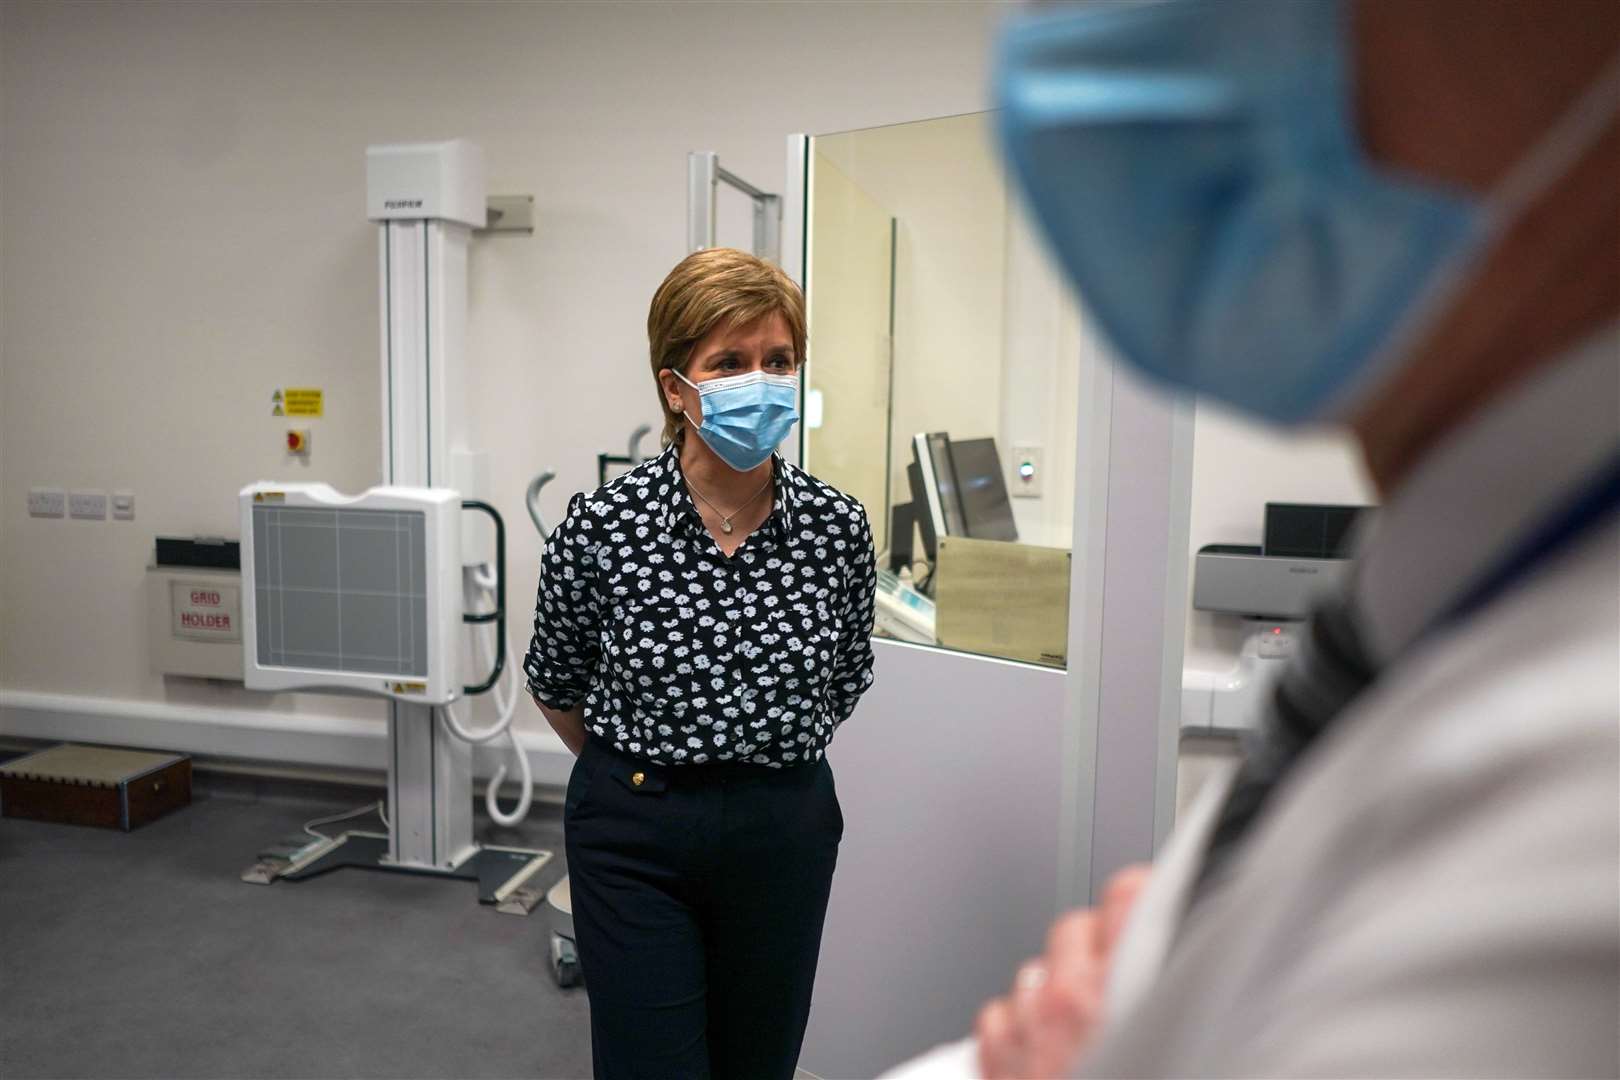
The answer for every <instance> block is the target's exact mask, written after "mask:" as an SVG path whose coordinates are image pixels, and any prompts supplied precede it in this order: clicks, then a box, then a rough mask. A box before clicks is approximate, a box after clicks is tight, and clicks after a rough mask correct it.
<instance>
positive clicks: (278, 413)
mask: <svg viewBox="0 0 1620 1080" xmlns="http://www.w3.org/2000/svg"><path fill="white" fill-rule="evenodd" d="M270 415H271V416H286V415H287V414H286V413H285V412H283V411H282V409H281V406H280V404H277V405H276V407H275V408H273V409H271V410H270Z"/></svg>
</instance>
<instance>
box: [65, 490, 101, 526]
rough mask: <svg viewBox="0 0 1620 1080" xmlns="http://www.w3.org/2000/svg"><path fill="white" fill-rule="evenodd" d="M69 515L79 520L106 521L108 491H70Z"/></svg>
mask: <svg viewBox="0 0 1620 1080" xmlns="http://www.w3.org/2000/svg"><path fill="white" fill-rule="evenodd" d="M68 516H69V517H71V518H74V519H75V520H78V521H106V520H107V493H106V492H105V491H70V492H68Z"/></svg>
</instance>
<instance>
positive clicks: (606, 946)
mask: <svg viewBox="0 0 1620 1080" xmlns="http://www.w3.org/2000/svg"><path fill="white" fill-rule="evenodd" d="M647 337H648V342H649V345H650V347H651V361H652V370H653V376H654V379H655V380H656V382H657V389H658V399H659V404H660V407H661V409H662V410H663V413H664V439H663V441H664V444H665V448H664V451H663V453H662V454H660V455H659V456H658V457H656V458H652V459H649V460H648V461H645V462H643V463H642V464H640V465H639V466H637V467H636V468H635V469H633V470H631V471H630V472H629V473H626V474H625V475H624V476H621V477H619V478H617V479H615V480H613V481H612V482H611V483H609V484H607V485H605V486H604V487H602V488H600V489H598V490H597V491H595V492H594V493H592V494H590V495H583V494H581V495H576V496H574V498H573V499H572V500H571V502H570V503H569V507H568V516H567V518H566V520H564V521H563V522H562V524H561V525H559V526H558V528H557V530H556V532H555V533H553V535H552V537H551V539H550V541H549V542H548V544H547V545H546V549H545V554H544V556H543V559H542V568H541V569H542V573H541V579H540V590H539V598H538V602H537V604H536V608H535V623H534V638H533V641H532V642H531V644H530V646H529V652H528V656H527V658H526V660H525V663H524V670H525V671H526V672H527V674H528V678H529V691H530V693H531V694H532V695H533V697H534V699H535V702H536V704H537V705H539V707H540V709H541V711H542V712H543V713H544V714H545V716H546V719H547V720H548V721H549V722H550V724H551V726H552V728H553V729H554V730H555V731H556V732H557V734H558V735H559V736H560V737H561V738H562V740H563V742H564V743H566V744H567V745H568V747H569V749H570V750H572V751H574V752H575V754H576V755H578V758H577V760H576V762H575V764H574V770H573V773H572V775H571V776H570V777H569V781H568V792H567V796H566V799H565V803H564V810H563V824H564V830H565V833H566V847H567V853H568V869H569V874H570V878H571V882H572V885H571V888H572V893H573V910H574V926H575V932H576V937H577V942H578V946H579V954H580V966H581V969H582V971H583V973H584V975H585V984H586V989H587V991H588V993H589V995H590V1002H591V1047H592V1056H593V1059H594V1065H595V1073H596V1076H598V1077H608V1078H613V1080H618V1078H627V1077H656V1078H659V1080H670V1078H676V1077H711V1076H712V1077H737V1078H746V1080H763V1078H768V1077H782V1078H787V1077H791V1076H792V1075H793V1072H794V1069H795V1066H796V1064H797V1061H798V1054H799V1046H800V1043H801V1041H802V1040H803V1037H804V1029H805V1024H806V1022H807V1021H808V1019H809V1014H810V996H811V989H812V986H813V983H814V980H815V969H816V960H817V955H818V953H819V951H820V946H821V928H822V922H823V919H824V917H825V915H826V910H827V896H828V892H829V890H830V888H831V884H832V873H833V866H834V863H835V862H836V859H837V852H838V842H839V839H840V837H841V836H842V834H843V828H844V822H843V816H842V814H841V813H840V811H839V808H838V798H837V794H836V792H835V791H834V788H833V778H832V772H831V769H830V768H829V767H828V765H827V760H826V756H825V751H826V748H827V744H828V742H829V741H830V740H831V739H832V736H833V732H834V731H835V730H836V729H837V727H838V725H839V724H841V723H843V721H844V720H845V719H847V718H848V716H849V715H850V712H851V711H852V710H853V709H854V707H855V703H856V701H857V700H858V699H859V698H860V696H861V694H862V693H864V692H865V690H866V688H867V687H868V686H870V685H871V682H872V646H871V631H872V612H873V601H874V595H875V590H876V561H875V556H874V552H873V550H872V535H871V528H870V525H869V523H868V521H867V517H866V512H865V510H864V509H863V508H862V506H861V504H860V503H859V502H858V501H857V500H855V499H853V498H851V497H850V496H848V495H845V494H843V493H842V492H839V491H837V490H835V489H833V488H831V487H829V486H828V485H826V484H824V483H822V482H821V481H819V480H817V479H815V478H814V477H812V476H810V475H809V474H808V473H806V472H804V471H803V470H802V469H799V468H797V467H796V466H793V465H790V464H788V463H787V462H786V461H784V460H783V458H782V457H781V455H779V454H777V453H775V448H776V446H777V444H778V443H779V442H781V440H782V439H783V438H785V437H786V435H787V433H788V431H789V430H790V429H791V428H792V426H793V424H794V422H795V421H796V420H797V418H798V411H797V402H798V393H799V388H798V373H799V369H800V367H801V365H802V363H803V360H804V349H805V320H804V301H803V298H802V296H801V294H800V292H799V289H798V287H797V286H796V285H794V284H793V282H792V281H791V280H790V279H789V278H788V277H787V275H785V274H784V273H782V271H781V270H779V269H778V268H776V267H775V266H772V265H771V264H769V263H767V262H765V261H763V260H761V259H758V258H755V257H754V256H752V255H748V254H746V253H744V252H740V251H733V250H730V249H713V250H708V251H700V252H697V253H695V254H693V255H690V256H688V257H687V258H685V259H683V260H682V261H681V262H680V263H679V264H678V265H677V266H676V267H675V269H674V270H672V271H671V272H670V274H669V276H668V277H667V278H665V279H664V282H663V284H662V285H661V286H659V288H658V291H657V293H656V294H655V295H654V296H653V301H652V308H651V311H650V312H649V314H648V317H647Z"/></svg>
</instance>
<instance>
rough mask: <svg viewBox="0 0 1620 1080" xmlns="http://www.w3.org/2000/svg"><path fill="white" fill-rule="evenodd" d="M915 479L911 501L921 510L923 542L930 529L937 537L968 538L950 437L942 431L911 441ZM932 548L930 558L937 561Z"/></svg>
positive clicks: (925, 434)
mask: <svg viewBox="0 0 1620 1080" xmlns="http://www.w3.org/2000/svg"><path fill="white" fill-rule="evenodd" d="M911 457H912V465H913V466H915V467H916V470H917V474H916V475H915V476H913V477H912V478H911V479H912V484H913V491H912V500H913V502H915V504H916V505H917V507H918V513H917V520H918V522H919V523H922V522H923V521H924V519H925V518H926V519H927V523H926V525H924V529H923V540H924V543H925V544H926V543H927V542H928V540H929V537H928V531H929V527H931V528H932V531H933V534H934V537H935V538H938V537H941V536H966V535H967V522H966V520H965V519H964V518H963V516H962V501H961V495H960V494H959V492H958V489H957V483H956V472H955V470H954V469H953V468H952V466H951V437H950V436H949V435H947V434H946V433H945V432H943V431H934V432H918V433H917V434H916V435H914V436H912V438H911ZM934 554H935V553H934V551H933V550H932V548H931V547H930V550H929V553H928V557H929V558H930V559H932V558H934Z"/></svg>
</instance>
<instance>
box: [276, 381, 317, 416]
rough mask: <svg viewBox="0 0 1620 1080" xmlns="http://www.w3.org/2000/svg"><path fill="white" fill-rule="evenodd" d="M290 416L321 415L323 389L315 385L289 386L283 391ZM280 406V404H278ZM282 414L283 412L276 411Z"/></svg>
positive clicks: (278, 414)
mask: <svg viewBox="0 0 1620 1080" xmlns="http://www.w3.org/2000/svg"><path fill="white" fill-rule="evenodd" d="M282 395H283V398H282V399H283V402H284V403H285V405H286V408H287V415H288V416H320V415H322V410H321V391H320V388H319V387H314V386H289V387H287V389H286V390H284V391H282ZM278 408H279V406H278ZM276 415H277V416H280V415H281V413H279V412H278V413H276Z"/></svg>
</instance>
